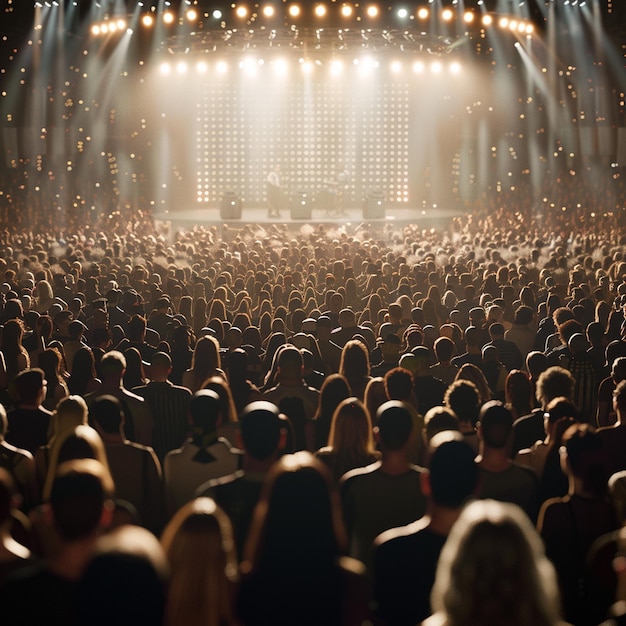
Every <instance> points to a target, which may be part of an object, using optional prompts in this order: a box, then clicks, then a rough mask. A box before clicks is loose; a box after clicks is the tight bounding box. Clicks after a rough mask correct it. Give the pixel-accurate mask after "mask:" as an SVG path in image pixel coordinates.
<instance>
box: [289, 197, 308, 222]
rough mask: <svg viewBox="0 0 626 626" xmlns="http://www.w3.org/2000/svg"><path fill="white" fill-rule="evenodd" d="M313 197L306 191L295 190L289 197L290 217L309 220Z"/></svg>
mask: <svg viewBox="0 0 626 626" xmlns="http://www.w3.org/2000/svg"><path fill="white" fill-rule="evenodd" d="M312 204H313V198H312V197H311V195H310V194H309V193H307V192H306V191H297V192H296V193H295V194H294V195H293V197H292V198H291V219H292V220H310V219H311V207H312Z"/></svg>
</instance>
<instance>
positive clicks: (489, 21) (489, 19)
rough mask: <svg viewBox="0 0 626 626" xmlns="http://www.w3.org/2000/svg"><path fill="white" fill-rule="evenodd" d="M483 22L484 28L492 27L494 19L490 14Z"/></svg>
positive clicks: (484, 17) (485, 16) (484, 16)
mask: <svg viewBox="0 0 626 626" xmlns="http://www.w3.org/2000/svg"><path fill="white" fill-rule="evenodd" d="M481 21H482V23H483V26H491V25H492V24H493V17H492V16H491V15H489V14H487V15H483V18H482V20H481Z"/></svg>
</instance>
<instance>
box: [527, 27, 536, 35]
mask: <svg viewBox="0 0 626 626" xmlns="http://www.w3.org/2000/svg"><path fill="white" fill-rule="evenodd" d="M534 32H535V27H534V25H533V24H526V34H527V35H532V34H533V33H534Z"/></svg>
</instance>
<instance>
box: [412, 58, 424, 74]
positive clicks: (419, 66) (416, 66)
mask: <svg viewBox="0 0 626 626" xmlns="http://www.w3.org/2000/svg"><path fill="white" fill-rule="evenodd" d="M413 71H414V72H415V73H416V74H421V73H422V72H423V71H424V62H423V61H415V63H413Z"/></svg>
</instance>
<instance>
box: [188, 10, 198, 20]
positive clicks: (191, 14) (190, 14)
mask: <svg viewBox="0 0 626 626" xmlns="http://www.w3.org/2000/svg"><path fill="white" fill-rule="evenodd" d="M186 17H187V21H188V22H195V21H196V20H197V19H198V11H196V10H195V9H189V10H188V11H187V13H186Z"/></svg>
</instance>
